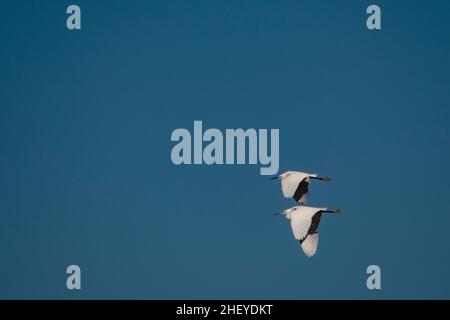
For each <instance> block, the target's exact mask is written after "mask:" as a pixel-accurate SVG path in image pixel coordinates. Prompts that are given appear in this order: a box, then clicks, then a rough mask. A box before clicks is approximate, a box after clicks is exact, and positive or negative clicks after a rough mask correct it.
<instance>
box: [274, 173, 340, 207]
mask: <svg viewBox="0 0 450 320" xmlns="http://www.w3.org/2000/svg"><path fill="white" fill-rule="evenodd" d="M270 179H272V180H274V179H279V180H281V191H283V195H284V197H285V198H294V200H295V201H296V202H298V203H299V204H306V202H307V201H308V187H309V181H310V179H316V180H322V181H330V180H331V179H330V178H328V177H318V176H317V174H316V173H305V172H300V171H286V172H285V173H283V174H281V175H279V176H276V177H273V178H270Z"/></svg>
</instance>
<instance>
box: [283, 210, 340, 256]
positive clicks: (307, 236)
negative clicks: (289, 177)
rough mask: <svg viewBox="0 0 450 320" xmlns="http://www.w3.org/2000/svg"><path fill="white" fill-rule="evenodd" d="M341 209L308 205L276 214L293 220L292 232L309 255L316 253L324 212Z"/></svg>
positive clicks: (335, 211)
mask: <svg viewBox="0 0 450 320" xmlns="http://www.w3.org/2000/svg"><path fill="white" fill-rule="evenodd" d="M341 212H342V211H341V209H334V210H327V208H314V207H306V206H295V207H292V208H289V209H286V210H284V211H283V212H282V213H275V215H284V216H285V217H286V219H288V220H290V221H291V227H292V232H293V233H294V237H295V239H297V240H298V241H299V242H300V246H301V247H302V249H303V252H304V253H305V255H306V256H307V257H312V256H313V255H315V254H316V251H317V245H318V242H319V234H318V230H317V229H318V228H319V223H320V218H321V217H322V213H341Z"/></svg>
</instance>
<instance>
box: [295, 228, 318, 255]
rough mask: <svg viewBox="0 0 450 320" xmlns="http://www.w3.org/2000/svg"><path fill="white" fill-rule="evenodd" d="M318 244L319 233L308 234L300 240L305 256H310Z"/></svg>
mask: <svg viewBox="0 0 450 320" xmlns="http://www.w3.org/2000/svg"><path fill="white" fill-rule="evenodd" d="M318 244H319V234H318V233H317V232H316V233H313V234H308V235H307V236H306V238H304V239H303V240H300V246H301V247H302V250H303V252H304V253H305V255H306V256H307V257H312V256H313V255H315V254H316V252H317V246H318Z"/></svg>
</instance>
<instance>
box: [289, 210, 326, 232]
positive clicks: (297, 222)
mask: <svg viewBox="0 0 450 320" xmlns="http://www.w3.org/2000/svg"><path fill="white" fill-rule="evenodd" d="M321 210H326V208H314V207H304V206H299V207H298V208H297V209H296V210H294V211H292V212H291V213H290V220H291V227H292V232H293V233H294V237H295V239H297V240H303V239H304V238H305V237H306V235H307V234H308V230H309V227H310V226H311V222H312V217H313V216H314V215H315V214H316V213H317V212H318V211H321Z"/></svg>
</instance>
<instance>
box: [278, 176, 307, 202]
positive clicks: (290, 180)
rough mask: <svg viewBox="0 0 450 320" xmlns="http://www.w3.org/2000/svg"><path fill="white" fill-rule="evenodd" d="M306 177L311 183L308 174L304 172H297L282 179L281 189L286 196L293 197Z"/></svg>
mask: <svg viewBox="0 0 450 320" xmlns="http://www.w3.org/2000/svg"><path fill="white" fill-rule="evenodd" d="M304 179H305V181H306V182H308V183H309V178H308V174H305V173H303V172H295V173H293V174H290V175H289V176H287V177H286V178H284V179H282V180H281V191H283V196H284V197H285V198H292V197H294V195H295V192H296V190H297V188H298V187H299V185H300V183H301V182H302V181H303V180H304Z"/></svg>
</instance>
